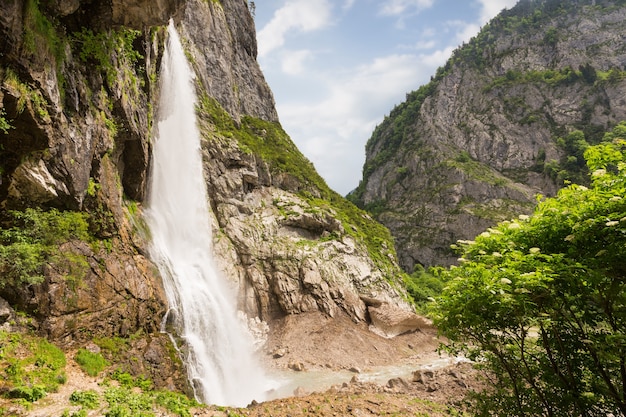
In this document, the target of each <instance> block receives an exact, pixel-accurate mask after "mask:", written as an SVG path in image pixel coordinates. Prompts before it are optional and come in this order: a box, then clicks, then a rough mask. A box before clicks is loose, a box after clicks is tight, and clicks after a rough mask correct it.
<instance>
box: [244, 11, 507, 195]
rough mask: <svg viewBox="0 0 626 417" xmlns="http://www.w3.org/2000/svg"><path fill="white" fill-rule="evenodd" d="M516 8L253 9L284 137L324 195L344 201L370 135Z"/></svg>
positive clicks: (356, 180)
mask: <svg viewBox="0 0 626 417" xmlns="http://www.w3.org/2000/svg"><path fill="white" fill-rule="evenodd" d="M516 2H517V0H256V1H255V2H254V3H255V23H256V29H257V40H258V61H259V64H260V65H261V69H262V70H263V73H264V75H265V78H266V80H267V82H268V83H269V85H270V88H271V89H272V91H273V93H274V99H275V100H276V108H277V110H278V116H279V118H280V121H281V124H282V126H283V128H284V129H285V131H286V132H287V134H289V136H290V137H291V139H292V140H293V141H294V142H295V143H296V145H297V146H298V148H299V149H300V151H302V153H303V154H304V155H305V156H306V157H307V158H308V159H309V160H310V161H311V162H313V164H314V165H315V168H316V169H317V171H318V172H319V173H320V175H322V177H323V178H324V179H325V180H326V182H327V183H328V185H329V186H330V187H331V188H332V189H334V190H335V191H337V192H339V193H340V194H343V195H345V194H347V193H348V192H350V191H352V190H353V189H354V188H356V187H357V185H358V184H359V181H360V179H361V172H362V168H363V163H364V162H365V144H366V143H367V140H368V139H369V138H370V136H371V134H372V131H373V130H374V128H375V127H376V125H378V124H380V123H381V122H382V120H383V119H384V117H385V115H388V114H389V112H390V111H391V110H392V109H393V107H394V106H395V105H397V104H400V103H401V102H402V101H404V99H405V97H406V94H407V93H409V92H411V91H414V90H416V89H417V88H419V87H420V86H421V85H423V84H426V83H428V82H429V80H430V77H431V75H434V74H435V71H436V69H437V68H438V67H440V66H442V65H443V64H445V62H446V60H447V59H448V58H449V57H450V55H451V53H452V51H453V50H454V49H455V48H456V47H457V46H459V45H460V44H462V43H463V42H467V41H469V40H470V39H471V38H472V37H473V36H475V35H476V34H477V33H478V31H479V30H480V28H481V26H483V25H484V24H485V23H486V22H488V21H489V20H490V19H491V18H493V17H494V16H496V15H497V14H498V13H499V12H500V11H501V10H502V9H504V8H511V7H512V6H514V5H515V3H516Z"/></svg>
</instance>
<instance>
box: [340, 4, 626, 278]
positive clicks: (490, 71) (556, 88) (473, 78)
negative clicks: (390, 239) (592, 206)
mask: <svg viewBox="0 0 626 417" xmlns="http://www.w3.org/2000/svg"><path fill="white" fill-rule="evenodd" d="M591 3H593V5H592V4H591ZM620 4H622V3H621V2H619V1H598V2H591V1H582V2H580V1H579V2H560V1H550V2H520V3H519V4H518V6H516V7H515V8H513V9H512V10H511V11H507V12H505V13H504V14H502V15H500V16H499V17H497V18H496V19H494V20H493V21H492V22H491V23H489V25H487V26H486V27H485V28H484V29H483V30H482V31H481V33H480V34H479V35H478V36H477V37H476V38H474V39H473V40H472V41H470V43H469V44H467V45H464V46H462V47H460V48H459V49H458V50H457V51H455V53H454V54H453V57H452V58H451V59H450V60H449V61H448V63H446V65H445V66H444V67H442V68H440V70H439V71H438V72H437V74H436V75H435V76H434V77H433V80H432V81H431V82H430V83H429V84H428V85H426V86H423V87H421V88H420V89H419V90H417V91H415V92H413V93H410V94H409V95H408V96H407V97H408V100H407V101H406V102H405V103H402V104H400V105H399V106H397V107H396V108H395V109H394V110H392V112H391V113H390V115H389V116H388V117H387V118H386V119H385V121H384V122H383V123H382V124H381V125H380V126H378V127H377V129H376V131H375V132H374V133H373V135H372V138H371V139H370V141H369V142H368V145H367V158H366V163H365V166H364V178H363V181H362V182H361V184H360V186H359V188H358V189H357V190H355V192H353V193H352V195H351V198H352V199H353V200H354V201H356V202H357V203H358V204H360V205H361V206H364V207H367V208H368V209H369V210H371V211H372V213H374V214H375V215H376V218H377V219H378V220H380V221H381V222H382V223H383V224H385V225H386V226H388V227H389V228H390V230H391V232H392V234H393V236H394V238H395V241H396V245H397V247H398V255H399V258H400V263H401V265H402V266H403V268H404V269H405V270H406V271H408V272H411V271H413V269H414V268H415V267H416V266H417V265H422V266H431V265H437V264H444V265H448V264H451V263H454V262H455V260H456V256H455V254H454V252H453V251H452V250H451V249H450V245H451V244H453V243H455V242H456V241H457V240H459V239H472V238H473V237H474V236H476V235H477V234H479V233H480V232H482V231H484V230H485V229H486V228H488V227H490V226H492V225H494V224H495V223H496V222H498V221H501V220H505V219H508V218H512V217H516V216H517V215H519V214H522V213H529V212H530V211H532V209H533V207H534V203H535V196H536V195H537V194H542V195H548V196H549V195H553V194H554V193H555V192H556V190H557V189H558V187H559V186H560V185H562V184H563V180H564V179H568V178H569V177H568V175H570V174H571V173H570V172H569V171H571V170H572V169H571V168H570V167H572V166H573V167H574V168H576V167H578V168H576V169H579V168H580V167H581V166H582V165H583V161H582V156H581V154H580V151H581V149H580V148H578V149H570V147H571V148H574V147H575V145H574V144H571V143H568V142H567V141H566V140H558V138H567V136H568V134H570V133H571V132H573V131H576V130H580V131H583V132H584V133H585V136H586V140H587V141H588V142H589V143H594V142H597V141H598V140H600V139H601V138H600V137H599V136H598V132H604V131H606V130H608V129H610V127H611V126H612V125H614V124H615V123H616V122H619V121H620V120H623V119H625V118H626V101H624V97H625V94H626V77H625V74H626V73H625V72H624V70H626V48H625V47H624V39H625V38H626V31H625V29H624V26H623V24H622V23H623V21H624V18H626V9H624V7H623V5H620ZM571 158H573V159H571ZM580 169H582V168H580ZM579 177H580V178H582V177H584V175H580V176H579ZM574 180H578V178H574Z"/></svg>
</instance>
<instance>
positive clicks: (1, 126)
mask: <svg viewBox="0 0 626 417" xmlns="http://www.w3.org/2000/svg"><path fill="white" fill-rule="evenodd" d="M9 129H13V126H11V123H9V121H8V120H7V119H6V113H5V112H4V109H0V132H2V133H4V134H7V133H9Z"/></svg>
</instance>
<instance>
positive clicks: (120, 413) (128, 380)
mask: <svg viewBox="0 0 626 417" xmlns="http://www.w3.org/2000/svg"><path fill="white" fill-rule="evenodd" d="M111 378H112V379H113V380H115V381H117V382H119V383H120V386H118V387H109V388H107V389H106V391H105V393H104V397H105V400H106V401H107V403H108V411H107V412H106V413H105V416H110V417H135V416H144V417H152V416H154V415H155V413H154V412H153V410H154V409H155V408H156V407H163V408H164V409H165V410H167V411H169V412H171V413H174V414H176V415H178V416H181V417H191V413H190V412H189V408H191V407H197V406H198V405H199V404H198V402H197V401H195V400H191V399H189V398H187V397H186V396H184V395H182V394H179V393H176V392H171V391H153V390H152V381H150V380H149V379H146V378H143V377H136V378H135V377H132V376H131V375H130V374H128V373H125V372H120V371H115V372H113V373H112V374H111ZM137 389H139V390H137Z"/></svg>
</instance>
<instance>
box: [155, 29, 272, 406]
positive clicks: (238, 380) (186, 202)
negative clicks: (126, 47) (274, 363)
mask: <svg viewBox="0 0 626 417" xmlns="http://www.w3.org/2000/svg"><path fill="white" fill-rule="evenodd" d="M168 35H169V36H168V41H167V45H166V47H165V52H164V54H163V61H162V64H161V95H160V100H159V108H158V122H157V126H156V132H155V135H154V138H153V141H152V165H151V171H150V187H149V193H148V209H147V210H146V221H147V223H148V226H149V228H150V232H151V238H152V242H151V247H150V255H151V257H152V260H153V261H154V262H155V263H156V264H157V265H158V267H159V271H160V273H161V275H162V277H163V284H164V287H165V291H166V293H167V299H168V302H169V312H168V317H167V321H168V322H169V323H173V325H174V326H175V328H176V333H177V337H176V338H174V337H173V340H176V343H177V346H178V347H179V350H180V352H182V354H183V356H184V358H183V359H184V362H185V365H186V367H187V372H188V378H189V381H190V382H191V385H192V387H193V388H194V392H195V395H196V397H197V399H198V400H200V401H203V402H206V403H211V404H219V405H229V406H245V405H247V404H249V403H250V402H251V401H252V400H253V399H254V400H257V401H261V400H263V399H264V391H265V388H266V379H265V376H264V373H263V371H262V369H261V366H260V365H259V364H258V363H257V361H256V358H255V356H254V349H253V338H252V336H251V335H250V333H249V332H248V331H247V328H246V327H245V325H244V324H243V323H242V320H240V319H239V318H238V316H237V311H236V297H235V292H234V290H233V288H231V286H230V285H229V283H228V281H227V280H226V279H225V278H223V277H221V276H220V274H218V273H217V271H216V267H215V266H214V263H213V258H212V232H211V224H210V219H209V206H208V203H207V192H206V184H205V181H204V175H203V168H202V155H201V149H200V132H199V129H198V127H197V123H196V114H195V111H196V95H195V89H194V84H193V78H194V77H193V73H192V71H191V69H190V67H189V65H188V63H187V59H186V57H185V53H184V51H183V48H182V45H181V42H180V38H179V36H178V33H177V32H176V29H175V27H174V24H173V22H171V21H170V25H169V28H168Z"/></svg>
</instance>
